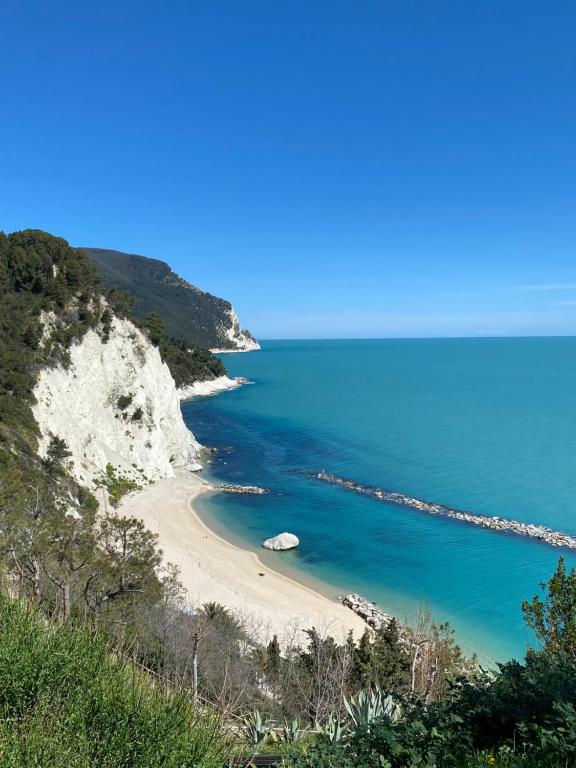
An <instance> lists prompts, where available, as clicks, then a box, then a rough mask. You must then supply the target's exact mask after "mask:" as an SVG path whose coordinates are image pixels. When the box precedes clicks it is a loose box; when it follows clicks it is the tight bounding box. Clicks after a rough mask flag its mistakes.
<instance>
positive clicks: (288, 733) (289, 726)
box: [282, 720, 300, 744]
mask: <svg viewBox="0 0 576 768" xmlns="http://www.w3.org/2000/svg"><path fill="white" fill-rule="evenodd" d="M299 738H300V722H299V721H298V720H286V721H285V723H284V726H283V727H282V739H283V740H284V741H285V742H286V743H287V744H294V742H296V741H298V739H299Z"/></svg>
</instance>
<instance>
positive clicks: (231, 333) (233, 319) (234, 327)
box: [212, 307, 260, 354]
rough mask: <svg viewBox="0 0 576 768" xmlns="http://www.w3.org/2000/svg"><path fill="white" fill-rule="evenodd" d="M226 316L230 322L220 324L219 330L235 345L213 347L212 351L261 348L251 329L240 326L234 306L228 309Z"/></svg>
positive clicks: (245, 350)
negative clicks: (244, 329) (219, 347)
mask: <svg viewBox="0 0 576 768" xmlns="http://www.w3.org/2000/svg"><path fill="white" fill-rule="evenodd" d="M225 316H226V318H227V319H228V320H229V323H225V324H220V325H219V327H218V328H217V331H218V333H219V335H220V336H221V337H222V338H223V339H228V340H229V341H230V343H231V344H232V345H233V346H232V347H230V346H226V347H223V348H221V349H213V350H212V352H216V353H218V354H222V353H223V352H252V351H253V350H256V349H260V344H258V342H257V341H256V339H255V338H254V336H252V334H251V333H250V332H249V331H243V330H242V329H241V328H240V321H239V320H238V315H237V314H236V312H235V311H234V309H233V308H232V307H230V309H229V310H227V311H226V313H225Z"/></svg>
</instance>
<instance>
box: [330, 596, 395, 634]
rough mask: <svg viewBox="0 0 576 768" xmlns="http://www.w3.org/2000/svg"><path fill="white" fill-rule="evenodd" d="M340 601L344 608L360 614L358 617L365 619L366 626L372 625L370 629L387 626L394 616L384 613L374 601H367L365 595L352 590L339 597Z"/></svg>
mask: <svg viewBox="0 0 576 768" xmlns="http://www.w3.org/2000/svg"><path fill="white" fill-rule="evenodd" d="M340 602H341V603H342V605H345V606H346V608H350V610H351V611H353V612H354V613H355V614H356V616H360V618H361V619H362V620H363V621H365V622H366V624H368V626H370V627H372V629H380V627H387V626H388V624H390V622H391V621H392V619H393V618H394V617H393V616H390V614H389V613H384V611H382V610H380V608H378V607H377V606H376V604H375V603H371V602H369V601H368V600H366V598H365V597H362V596H361V595H357V594H356V593H354V592H353V593H351V594H350V595H346V596H345V597H342V598H340Z"/></svg>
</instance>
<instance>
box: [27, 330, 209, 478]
mask: <svg viewBox="0 0 576 768" xmlns="http://www.w3.org/2000/svg"><path fill="white" fill-rule="evenodd" d="M34 394H35V397H36V401H37V402H36V405H35V406H34V408H33V410H34V416H35V419H36V421H37V423H38V425H39V428H40V431H41V439H40V454H41V455H43V454H44V453H45V452H46V449H47V446H48V443H49V441H50V436H51V435H56V436H58V437H59V438H62V439H63V440H65V441H66V443H67V445H68V447H69V449H70V451H71V452H72V457H73V467H72V470H71V471H72V474H73V475H74V476H75V478H76V479H77V480H78V481H79V482H81V483H83V484H87V485H90V484H91V482H92V481H93V480H94V478H96V477H98V476H100V475H101V473H102V472H103V470H104V469H105V467H106V465H107V464H108V463H110V464H112V465H113V467H114V468H115V469H116V470H117V471H118V472H119V473H121V474H123V475H126V476H128V477H130V478H132V479H134V480H136V481H137V482H139V483H143V482H145V481H146V480H157V479H160V478H165V477H173V476H174V469H175V467H184V466H186V465H188V464H190V463H194V462H195V459H196V454H197V451H198V449H199V447H200V446H199V444H198V443H197V442H196V440H195V439H194V436H193V435H192V433H191V432H190V431H189V430H188V429H187V427H186V425H185V424H184V420H183V419H182V413H181V411H180V398H179V396H178V393H177V390H176V386H175V384H174V380H173V378H172V376H171V374H170V371H169V369H168V366H167V365H165V364H164V363H163V362H162V361H161V359H160V353H159V352H158V349H157V348H156V347H154V346H153V345H152V344H151V343H150V341H149V340H148V339H147V338H146V336H144V334H143V333H142V332H141V331H140V330H139V329H137V328H136V327H135V326H134V325H133V324H132V323H131V322H130V321H128V320H120V319H117V318H115V319H114V320H113V324H112V328H111V332H110V338H109V340H108V342H107V343H104V342H103V341H102V339H101V337H100V335H99V334H98V333H96V332H95V331H93V330H89V331H88V332H87V333H86V335H85V336H84V337H83V339H82V341H81V342H80V343H76V344H73V345H72V347H71V348H70V365H69V366H67V367H64V366H62V365H58V366H57V367H55V368H46V369H44V370H42V371H41V373H40V376H39V379H38V384H37V386H36V388H35V391H34Z"/></svg>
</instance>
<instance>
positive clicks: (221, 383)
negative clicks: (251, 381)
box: [178, 376, 248, 400]
mask: <svg viewBox="0 0 576 768" xmlns="http://www.w3.org/2000/svg"><path fill="white" fill-rule="evenodd" d="M242 384H248V380H247V379H244V378H243V377H242V376H236V377H235V378H233V379H231V378H230V377H229V376H217V377H216V378H215V379H209V380H208V381H195V382H194V383H193V384H187V385H186V386H185V387H180V389H179V390H178V396H179V398H180V400H191V399H192V398H194V397H208V395H217V394H218V393H220V392H226V390H228V389H236V387H240V386H241V385H242Z"/></svg>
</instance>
